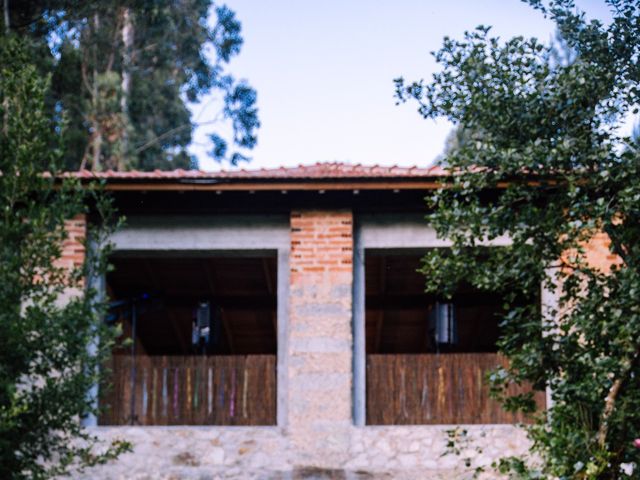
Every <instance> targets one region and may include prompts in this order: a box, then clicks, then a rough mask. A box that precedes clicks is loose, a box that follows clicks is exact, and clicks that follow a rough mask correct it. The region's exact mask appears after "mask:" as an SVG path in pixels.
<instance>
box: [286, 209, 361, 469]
mask: <svg viewBox="0 0 640 480" xmlns="http://www.w3.org/2000/svg"><path fill="white" fill-rule="evenodd" d="M352 258H353V215H352V213H351V211H294V212H292V213H291V252H290V298H289V338H288V355H289V358H288V382H289V388H288V425H289V429H290V433H291V440H292V444H293V446H294V448H295V449H296V450H297V453H298V454H299V455H301V457H302V458H304V459H305V460H306V461H308V462H310V463H311V464H323V465H327V464H334V465H336V466H337V465H340V464H341V463H343V462H344V461H345V460H346V455H348V449H349V428H350V426H351V423H352V420H351V416H352V414H351V383H352V335H351V317H352V284H353V266H352Z"/></svg>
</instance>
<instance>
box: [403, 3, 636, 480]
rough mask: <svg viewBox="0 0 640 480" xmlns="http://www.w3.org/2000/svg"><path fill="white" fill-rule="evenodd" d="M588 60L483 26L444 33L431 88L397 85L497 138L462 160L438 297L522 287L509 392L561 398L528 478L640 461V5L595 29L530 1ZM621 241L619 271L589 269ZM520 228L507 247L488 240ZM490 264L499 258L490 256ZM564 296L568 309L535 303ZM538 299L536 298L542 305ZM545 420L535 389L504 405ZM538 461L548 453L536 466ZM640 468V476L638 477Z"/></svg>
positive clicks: (435, 265) (515, 468)
mask: <svg viewBox="0 0 640 480" xmlns="http://www.w3.org/2000/svg"><path fill="white" fill-rule="evenodd" d="M528 3H529V4H530V5H531V6H532V7H533V8H535V9H537V10H539V11H540V12H542V13H543V14H544V15H546V16H548V17H549V18H550V19H552V20H553V21H554V22H555V23H556V25H557V28H558V30H559V32H560V33H561V35H562V37H563V38H564V39H565V41H566V43H567V45H568V47H569V48H570V49H572V50H573V51H575V53H576V55H575V58H574V59H573V61H571V62H550V61H549V58H550V55H551V53H552V51H551V49H552V48H553V47H550V46H545V45H543V44H542V43H540V42H538V41H537V40H536V39H526V38H522V37H515V38H511V39H508V40H504V41H503V40H500V39H498V38H495V37H492V36H491V35H490V28H488V27H482V26H481V27H478V28H477V29H476V30H475V31H472V32H467V33H466V34H465V36H464V38H463V39H462V40H459V41H457V40H453V39H449V38H447V39H445V41H444V45H443V47H442V48H441V49H440V50H439V51H438V52H437V53H435V58H436V59H437V61H438V62H439V63H440V64H441V66H442V71H440V72H438V73H436V74H435V75H434V77H433V79H432V81H431V82H429V83H425V82H422V81H419V82H413V83H406V82H405V81H403V80H402V79H398V80H397V81H396V87H397V88H396V92H397V95H398V97H399V99H400V100H401V101H408V100H410V101H416V102H417V103H418V105H419V112H420V114H421V115H422V116H423V117H425V118H436V117H445V118H447V119H449V120H451V121H452V122H454V123H455V124H461V125H464V126H465V127H466V128H469V129H470V130H471V131H481V132H482V138H481V139H480V140H478V141H474V142H466V143H463V144H461V145H459V148H457V149H455V150H454V151H452V152H451V153H450V154H449V155H448V156H447V157H446V162H447V164H448V166H449V169H450V171H451V172H452V175H451V177H450V178H449V179H448V180H447V181H446V187H447V188H444V189H442V190H440V191H438V192H436V193H435V194H433V195H432V196H431V197H430V199H429V205H430V206H431V207H432V208H433V213H432V214H431V216H430V222H431V223H432V225H433V226H434V227H435V229H436V230H437V232H438V234H439V235H440V236H442V237H447V238H450V239H451V240H452V242H453V247H452V248H451V250H448V251H442V250H433V251H431V252H430V253H429V254H428V255H427V256H426V257H425V259H424V264H423V271H424V273H425V274H427V276H428V278H429V282H428V283H427V288H428V289H429V290H434V291H435V290H438V291H445V292H451V291H452V289H453V288H454V286H455V285H456V284H457V282H458V281H460V280H461V279H465V280H467V281H470V282H471V283H472V284H474V285H475V286H477V287H479V288H482V289H485V290H491V291H503V292H508V293H507V305H506V309H507V313H506V314H505V316H504V318H503V319H502V331H503V336H502V339H501V341H500V345H499V347H500V349H501V351H502V352H503V353H504V354H505V355H506V356H507V357H508V358H509V359H510V368H509V369H507V370H505V371H500V372H496V373H495V374H494V375H493V376H492V384H493V387H494V389H495V391H496V392H497V393H500V392H503V394H504V388H503V387H505V386H506V385H508V384H510V383H513V382H515V383H519V382H531V384H533V386H534V388H535V389H537V390H544V389H545V388H546V387H548V388H549V389H550V392H551V394H550V396H551V403H550V404H549V405H547V412H541V413H539V415H538V417H537V418H538V421H537V423H536V424H535V425H533V426H532V427H531V428H529V435H530V438H531V440H532V445H533V446H532V452H533V453H535V455H536V456H537V458H538V459H539V460H540V462H539V464H538V465H537V466H536V465H535V462H533V463H528V462H526V461H525V460H524V459H510V460H507V459H505V460H504V461H503V462H502V464H501V469H502V470H503V471H507V470H509V469H510V468H511V469H512V470H511V472H512V474H513V475H514V477H516V478H566V479H568V478H577V479H586V478H589V479H596V478H597V479H616V478H624V476H625V475H626V473H624V472H629V471H630V470H632V469H633V468H634V465H635V464H637V463H638V460H639V457H638V451H637V450H636V449H634V447H633V445H632V441H633V439H635V438H637V437H639V436H640V382H638V378H640V340H639V339H640V302H639V301H638V298H639V293H640V263H639V259H640V182H638V178H640V177H639V174H640V155H639V150H638V148H639V147H640V145H638V143H637V142H636V141H634V140H632V139H631V138H628V137H624V136H623V135H621V134H620V126H621V125H622V124H623V122H624V119H625V118H627V117H628V114H629V113H631V112H633V113H636V112H637V111H638V103H639V99H640V98H639V95H640V85H639V80H640V64H639V63H638V60H639V58H640V5H639V4H638V2H637V1H631V0H607V2H606V3H607V4H608V5H609V6H610V7H611V11H612V17H613V18H612V20H611V22H610V23H607V24H604V23H602V22H600V21H598V20H588V19H587V18H586V17H585V15H584V14H583V13H580V12H578V11H577V9H576V8H575V5H574V2H573V1H571V0H549V1H546V2H543V1H541V0H529V1H528ZM603 232H604V233H606V234H607V236H608V239H609V240H610V245H609V248H610V253H611V256H612V258H616V259H617V260H616V261H614V262H613V263H614V264H613V265H612V266H610V267H606V266H605V267H603V266H600V267H598V266H597V265H594V264H593V263H592V262H589V259H588V257H587V253H588V244H589V242H590V241H591V240H593V239H594V238H595V237H596V236H597V235H598V234H602V233H603ZM501 235H508V236H509V237H510V238H511V241H512V244H511V245H510V246H508V247H505V248H483V247H482V245H481V244H482V243H483V241H484V240H487V239H494V238H497V237H499V236H501ZM479 256H483V257H484V258H486V261H485V262H477V261H476V260H477V258H478V257H479ZM541 288H544V289H546V290H547V291H550V292H555V293H556V296H557V304H555V303H554V302H546V303H545V304H543V305H541V306H540V305H527V304H526V303H525V304H523V302H522V299H536V298H539V295H540V291H541ZM534 303H535V302H534ZM504 400H505V403H504V405H505V407H506V408H508V409H524V410H526V411H530V410H532V409H533V408H534V404H533V402H532V399H531V397H530V396H520V397H516V398H509V397H505V398H504ZM534 458H535V457H534ZM638 468H640V467H639V466H638V465H635V469H636V471H635V474H634V475H636V476H637V475H638Z"/></svg>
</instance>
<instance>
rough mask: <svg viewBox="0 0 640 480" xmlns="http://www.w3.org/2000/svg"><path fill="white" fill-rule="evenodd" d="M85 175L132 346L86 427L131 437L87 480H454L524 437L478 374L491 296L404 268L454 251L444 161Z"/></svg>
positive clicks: (485, 359)
mask: <svg viewBox="0 0 640 480" xmlns="http://www.w3.org/2000/svg"><path fill="white" fill-rule="evenodd" d="M83 175H85V174H82V175H81V176H83ZM94 175H95V174H89V173H86V176H87V177H89V176H94ZM97 175H98V176H100V177H104V178H106V180H107V189H108V190H109V191H110V192H112V194H113V196H114V199H115V203H116V207H117V208H118V210H119V212H121V213H122V214H124V215H125V216H126V219H127V220H126V225H125V226H124V227H123V228H122V229H121V230H120V231H118V232H117V233H116V234H115V235H114V238H113V242H114V246H115V250H114V254H113V257H112V262H113V264H114V265H115V267H116V268H115V270H114V271H113V272H112V273H110V274H108V275H107V277H106V278H104V279H97V280H99V281H100V285H102V288H103V289H104V291H105V294H107V295H109V298H110V299H111V301H112V303H111V305H112V309H111V312H110V315H109V319H108V321H110V322H113V323H116V322H121V323H122V326H123V329H124V336H125V337H129V338H133V340H134V341H133V342H132V345H131V346H129V347H126V348H120V349H117V350H116V351H115V352H114V360H113V365H112V368H113V374H112V381H113V385H114V387H113V389H112V390H111V391H110V392H101V394H100V402H101V405H109V409H108V410H105V412H104V413H103V414H102V415H101V416H100V417H99V418H93V419H88V420H87V425H88V426H89V428H90V429H91V431H92V432H93V433H95V434H96V435H98V436H99V437H101V438H104V439H114V438H121V439H127V440H130V441H131V442H133V444H134V451H133V452H132V453H128V454H125V455H123V456H122V457H121V458H120V459H118V460H117V461H115V462H111V463H109V464H107V465H104V466H101V467H98V468H96V469H93V470H91V471H90V472H88V473H86V478H98V479H102V478H104V479H106V478H114V479H116V478H122V479H129V478H131V479H147V478H148V479H156V478H161V479H181V478H185V479H210V478H211V479H212V478H248V479H250V478H256V479H258V478H260V479H271V478H283V479H284V478H294V479H297V478H345V479H349V478H354V479H355V478H358V479H365V478H407V479H421V478H466V477H467V476H469V475H470V474H471V473H472V472H471V471H470V469H469V468H467V467H465V461H464V460H465V459H469V462H470V463H471V464H472V466H479V465H487V464H489V463H491V461H493V460H494V459H496V458H498V457H500V456H504V455H508V454H514V455H518V454H522V453H523V452H525V451H526V448H527V441H526V437H525V435H524V433H523V431H522V430H521V429H519V428H518V427H516V426H515V425H514V424H515V423H517V422H521V421H524V420H526V419H524V418H521V417H517V416H514V415H510V414H506V413H504V412H502V411H501V409H500V408H499V406H498V405H497V404H496V403H494V402H493V401H492V400H491V399H490V398H488V395H487V391H486V388H485V386H484V381H483V379H484V375H485V374H486V372H487V371H488V370H490V369H491V368H493V367H495V366H496V365H497V364H498V363H499V362H500V361H502V360H501V359H500V357H499V356H497V354H496V347H495V340H496V338H497V336H498V327H497V321H496V316H495V313H496V311H497V310H498V309H499V308H500V305H501V302H500V298H498V297H495V296H490V295H487V294H481V293H479V292H477V291H474V290H473V289H471V288H469V287H468V286H467V287H465V286H461V287H460V291H459V292H458V293H457V294H456V295H455V296H454V298H453V300H448V301H445V300H443V299H440V298H437V296H432V295H427V294H425V293H424V288H423V287H424V282H425V279H424V277H423V276H422V275H421V274H419V273H417V272H416V269H417V268H418V267H419V260H420V256H421V255H422V253H423V252H424V251H425V250H427V249H430V248H446V247H447V242H446V241H445V240H442V239H439V238H437V237H436V235H435V233H434V231H433V230H432V229H431V228H430V227H429V226H428V225H427V224H426V222H425V221H424V214H425V204H424V196H425V195H426V193H427V192H428V191H429V190H430V189H434V188H437V187H438V179H439V177H441V176H442V175H444V172H443V171H442V170H440V169H439V168H437V167H434V168H428V169H420V168H400V167H377V166H373V167H366V166H359V165H344V164H337V163H331V164H317V165H314V166H306V167H302V166H301V167H296V168H280V169H272V170H253V171H245V170H240V171H234V172H222V173H220V172H217V173H207V172H196V171H175V172H159V171H156V172H104V173H100V174H97ZM73 227H74V229H75V230H76V231H75V234H77V233H78V232H77V230H78V229H81V227H82V221H80V220H76V221H75V222H74V224H73ZM506 244H508V239H506V238H505V239H498V240H496V241H495V242H493V243H492V244H491V246H494V247H500V246H501V245H506ZM65 253H66V254H67V255H68V256H69V259H70V261H74V260H77V258H71V257H72V256H75V257H77V256H78V254H80V253H82V252H81V251H79V250H78V248H77V246H75V247H74V245H73V244H72V243H70V244H69V245H68V246H67V248H66V250H65ZM543 294H544V292H543ZM543 296H544V295H543ZM538 401H539V402H540V403H541V404H544V401H545V399H544V395H542V396H541V397H540V396H539V397H538ZM457 426H460V428H458V429H456V427H457ZM451 436H457V437H458V441H459V444H458V445H459V446H460V451H459V452H458V453H457V454H456V453H454V452H451V451H450V449H448V448H447V444H448V441H449V440H450V438H451ZM489 478H490V477H489Z"/></svg>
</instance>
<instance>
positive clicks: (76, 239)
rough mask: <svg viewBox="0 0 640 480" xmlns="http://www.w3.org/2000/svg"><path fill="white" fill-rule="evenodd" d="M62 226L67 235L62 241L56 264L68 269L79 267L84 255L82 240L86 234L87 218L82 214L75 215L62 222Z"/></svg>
mask: <svg viewBox="0 0 640 480" xmlns="http://www.w3.org/2000/svg"><path fill="white" fill-rule="evenodd" d="M64 228H65V230H66V231H67V235H68V237H67V239H66V240H65V241H64V242H63V243H62V255H61V257H60V259H59V263H58V265H60V266H62V267H67V268H69V269H71V268H74V267H79V266H81V265H82V263H83V262H84V256H85V247H84V244H83V241H84V239H85V237H86V235H87V218H86V216H85V215H83V214H80V215H76V216H75V217H74V218H72V219H71V220H67V221H65V222H64Z"/></svg>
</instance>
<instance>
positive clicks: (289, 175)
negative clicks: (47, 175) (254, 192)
mask: <svg viewBox="0 0 640 480" xmlns="http://www.w3.org/2000/svg"><path fill="white" fill-rule="evenodd" d="M70 175H72V176H74V177H77V178H81V179H90V178H105V179H107V180H169V181H170V180H181V179H184V180H188V179H193V180H197V179H203V180H204V179H229V180H232V179H238V180H240V179H255V180H263V179H264V180H267V179H276V180H286V179H310V180H314V179H315V180H320V179H327V180H328V179H342V178H344V179H348V178H365V179H366V178H370V179H375V178H380V179H384V178H407V179H410V178H428V177H441V176H445V175H447V172H446V171H445V170H444V169H443V168H442V167H438V166H435V167H427V168H419V167H398V166H390V167H388V166H380V165H361V164H348V163H339V162H331V163H316V164H313V165H299V166H297V167H280V168H261V169H256V170H245V169H240V170H223V171H218V172H205V171H202V170H182V169H178V170H171V171H161V170H154V171H152V172H143V171H128V172H127V171H123V172H118V171H113V170H107V171H104V172H91V171H89V170H81V171H79V172H73V173H71V174H70Z"/></svg>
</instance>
